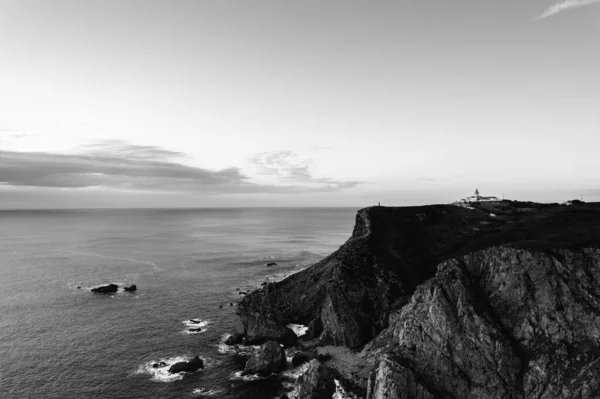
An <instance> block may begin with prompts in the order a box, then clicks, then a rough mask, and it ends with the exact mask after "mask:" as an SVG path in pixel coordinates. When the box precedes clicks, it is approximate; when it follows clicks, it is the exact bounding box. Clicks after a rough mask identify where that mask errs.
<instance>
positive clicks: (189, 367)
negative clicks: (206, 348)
mask: <svg viewBox="0 0 600 399" xmlns="http://www.w3.org/2000/svg"><path fill="white" fill-rule="evenodd" d="M203 368H204V362H203V361H202V359H200V358H199V357H198V356H195V357H194V358H193V359H192V360H190V361H189V362H177V363H175V364H173V365H172V366H171V367H170V368H169V373H171V374H175V373H181V372H185V373H193V372H194V371H196V370H198V369H203Z"/></svg>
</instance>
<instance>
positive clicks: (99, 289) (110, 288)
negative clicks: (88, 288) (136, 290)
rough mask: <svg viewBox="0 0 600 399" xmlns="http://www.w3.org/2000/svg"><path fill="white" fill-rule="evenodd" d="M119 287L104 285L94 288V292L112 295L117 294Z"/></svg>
mask: <svg viewBox="0 0 600 399" xmlns="http://www.w3.org/2000/svg"><path fill="white" fill-rule="evenodd" d="M118 289H119V286H118V285H116V284H109V285H103V286H101V287H96V288H92V292H93V293H95V294H112V293H113V292H117V291H118Z"/></svg>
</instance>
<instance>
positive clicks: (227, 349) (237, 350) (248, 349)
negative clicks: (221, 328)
mask: <svg viewBox="0 0 600 399" xmlns="http://www.w3.org/2000/svg"><path fill="white" fill-rule="evenodd" d="M229 337H231V334H223V335H222V336H221V341H219V344H218V345H217V350H218V352H219V353H222V354H225V355H252V354H253V353H254V352H255V351H256V350H258V348H260V346H258V345H227V344H226V343H225V341H227V338H229Z"/></svg>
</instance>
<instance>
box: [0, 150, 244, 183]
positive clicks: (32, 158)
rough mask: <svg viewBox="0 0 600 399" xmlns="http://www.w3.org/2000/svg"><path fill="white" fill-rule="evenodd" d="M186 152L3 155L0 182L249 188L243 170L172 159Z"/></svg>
mask: <svg viewBox="0 0 600 399" xmlns="http://www.w3.org/2000/svg"><path fill="white" fill-rule="evenodd" d="M181 156H183V154H180V153H176V152H172V151H168V150H164V149H161V148H158V147H151V146H135V145H130V144H126V143H120V142H106V143H99V144H97V145H94V146H89V147H87V148H86V149H85V150H83V151H82V152H80V153H77V154H53V153H44V152H18V151H0V182H1V183H2V184H5V185H12V186H33V187H55V188H85V187H110V188H127V189H138V190H148V189H161V190H169V189H197V188H207V189H210V188H211V187H215V186H238V187H239V186H243V185H245V184H249V183H248V182H247V177H246V176H244V175H243V174H242V173H241V172H240V170H239V169H237V168H227V169H222V170H208V169H202V168H198V167H194V166H189V165H185V164H182V163H179V162H176V161H174V160H172V159H173V158H175V157H181Z"/></svg>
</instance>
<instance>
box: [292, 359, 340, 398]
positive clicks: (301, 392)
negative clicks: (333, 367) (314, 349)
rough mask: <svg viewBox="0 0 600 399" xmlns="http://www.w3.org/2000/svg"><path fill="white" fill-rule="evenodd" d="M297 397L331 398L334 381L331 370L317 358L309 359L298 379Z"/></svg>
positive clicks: (333, 391) (333, 390)
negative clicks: (306, 367) (306, 366)
mask: <svg viewBox="0 0 600 399" xmlns="http://www.w3.org/2000/svg"><path fill="white" fill-rule="evenodd" d="M298 385H299V388H298V399H331V397H332V396H333V394H334V393H335V382H334V381H333V375H332V374H331V371H329V369H328V368H327V367H326V366H325V365H323V364H322V363H321V362H319V361H318V360H314V359H313V360H311V361H310V363H309V364H308V369H307V370H306V371H305V372H304V374H302V375H301V376H300V378H299V379H298Z"/></svg>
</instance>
